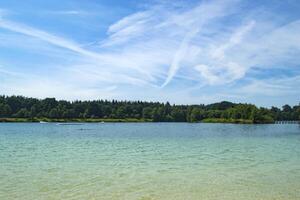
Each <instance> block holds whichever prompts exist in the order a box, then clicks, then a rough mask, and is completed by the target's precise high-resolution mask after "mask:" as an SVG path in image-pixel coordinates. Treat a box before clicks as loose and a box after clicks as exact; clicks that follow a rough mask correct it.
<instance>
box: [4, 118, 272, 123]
mask: <svg viewBox="0 0 300 200" xmlns="http://www.w3.org/2000/svg"><path fill="white" fill-rule="evenodd" d="M0 122H60V123H64V122H82V123H83V122H84V123H99V122H154V121H153V120H151V119H143V118H141V119H136V118H124V119H113V118H87V119H82V118H72V119H52V118H0ZM196 123H230V124H260V123H254V122H253V120H249V119H225V118H206V119H203V120H202V121H199V122H196ZM272 123H274V122H271V121H270V122H268V123H266V122H265V123H262V124H272Z"/></svg>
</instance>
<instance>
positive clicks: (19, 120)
mask: <svg viewBox="0 0 300 200" xmlns="http://www.w3.org/2000/svg"><path fill="white" fill-rule="evenodd" d="M40 121H44V122H60V123H63V122H91V123H93V122H151V120H149V119H134V118H124V119H108V118H88V119H80V118H75V119H50V118H0V122H40Z"/></svg>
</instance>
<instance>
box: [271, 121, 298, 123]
mask: <svg viewBox="0 0 300 200" xmlns="http://www.w3.org/2000/svg"><path fill="white" fill-rule="evenodd" d="M275 124H300V121H275Z"/></svg>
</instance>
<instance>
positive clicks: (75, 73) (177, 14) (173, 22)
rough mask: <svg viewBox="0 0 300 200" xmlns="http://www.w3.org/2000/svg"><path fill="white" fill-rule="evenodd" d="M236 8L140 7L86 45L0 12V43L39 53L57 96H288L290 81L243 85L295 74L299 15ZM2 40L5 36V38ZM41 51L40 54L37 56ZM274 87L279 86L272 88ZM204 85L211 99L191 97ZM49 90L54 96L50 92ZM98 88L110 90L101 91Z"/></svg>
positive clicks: (235, 1)
mask: <svg viewBox="0 0 300 200" xmlns="http://www.w3.org/2000/svg"><path fill="white" fill-rule="evenodd" d="M243 3H244V1H239V0H214V1H201V2H199V3H191V2H189V3H186V2H184V3H183V2H175V3H172V4H169V3H160V2H156V3H153V4H147V5H144V6H143V7H141V9H138V10H136V12H133V13H131V14H129V15H125V16H123V17H121V18H119V20H117V21H115V22H114V23H112V24H110V26H108V27H107V30H106V33H99V34H98V35H97V36H94V35H93V37H90V38H89V39H88V40H87V39H86V38H85V37H82V38H85V39H83V40H75V39H74V38H72V39H71V38H68V37H66V36H65V35H64V31H63V28H62V29H61V30H62V31H61V32H59V33H57V32H56V33H51V32H49V31H46V30H45V29H43V28H40V27H38V26H37V25H32V24H30V22H29V23H24V21H23V22H22V23H21V22H18V21H15V20H12V19H11V18H10V16H9V15H6V14H4V13H5V12H7V11H4V10H3V11H2V10H0V28H1V29H2V30H5V33H3V34H1V35H0V38H1V42H0V44H1V46H2V47H8V48H12V46H13V47H14V48H18V49H22V50H23V51H26V53H28V54H29V53H30V52H31V50H33V49H34V52H31V53H32V54H33V55H34V56H37V54H36V51H37V50H38V49H40V50H41V52H40V53H39V56H41V57H42V56H44V57H45V58H46V57H47V58H48V59H47V63H46V64H47V65H48V66H51V64H52V65H53V68H52V69H55V70H56V71H55V70H53V71H51V74H53V76H54V77H52V78H53V80H54V82H56V83H57V85H59V84H64V83H66V87H65V89H63V88H62V89H61V91H64V92H60V93H59V94H58V95H59V96H61V95H62V93H67V90H68V89H70V90H75V86H76V87H78V88H80V90H81V91H82V95H86V96H88V94H87V93H85V92H83V91H84V89H86V91H89V92H90V94H91V96H93V95H95V94H96V93H97V89H96V88H99V91H103V94H105V95H107V96H109V95H108V93H109V92H112V93H114V96H115V97H120V98H121V97H122V98H125V97H127V96H132V97H134V96H135V97H141V98H142V97H144V98H145V99H151V98H152V97H153V98H154V97H157V96H159V98H161V99H164V100H166V99H167V100H168V99H173V98H174V100H173V101H174V102H178V101H179V100H180V99H182V98H183V96H185V98H186V100H187V101H190V102H195V101H202V100H203V101H204V100H205V99H206V100H207V101H208V100H212V99H217V98H218V95H219V96H222V95H223V96H226V95H227V96H228V97H230V98H236V99H238V96H242V95H243V94H240V93H238V92H235V91H237V90H249V91H252V93H253V94H254V92H255V91H257V93H256V94H254V95H262V94H258V93H259V91H263V90H262V89H260V88H264V89H265V91H267V92H266V93H265V94H267V95H269V96H272V95H273V96H274V95H275V94H276V92H278V91H279V90H286V91H291V90H292V87H297V86H296V85H295V84H293V83H292V82H289V79H288V78H291V77H287V79H283V80H282V82H279V81H278V80H279V79H274V80H273V81H275V82H276V88H274V87H275V86H273V85H272V82H271V81H270V80H265V79H264V78H259V77H251V83H249V82H247V81H248V80H249V77H248V76H249V71H251V70H252V69H253V68H262V69H273V68H279V69H282V70H290V69H292V68H299V62H300V58H299V56H298V55H299V53H300V39H299V34H300V17H299V18H296V17H294V18H293V19H291V18H288V17H286V16H281V15H279V14H277V13H275V12H273V10H272V8H270V10H266V9H265V7H260V6H259V5H256V6H254V7H252V8H253V9H252V10H251V13H250V12H249V11H248V10H247V9H245V7H243ZM49 10H51V8H49ZM49 12H52V14H57V15H68V17H72V16H76V19H77V17H78V16H80V15H84V14H88V13H89V11H86V10H83V9H81V8H77V9H65V10H55V9H53V11H52V10H51V11H49ZM99 12H100V11H99ZM253 12H255V13H256V14H255V15H253ZM281 14H282V13H281ZM288 14H289V13H285V15H288ZM282 15H283V14H282ZM275 16H276V17H275ZM57 23H59V22H57ZM98 23H99V24H101V21H99V22H98ZM56 30H57V29H56ZM12 32H13V33H12ZM8 34H10V37H6V35H8ZM74 34H76V30H74ZM102 35H104V36H102ZM14 38H16V40H14ZM24 38H25V39H26V38H31V39H32V40H29V39H28V41H27V42H24V43H23V45H21V44H19V45H18V44H16V43H19V42H20V41H22V40H25V39H24ZM14 41H15V42H14ZM16 41H17V42H16ZM37 41H39V42H37ZM82 41H84V42H82ZM95 41H100V42H95ZM13 43H15V44H14V45H13ZM29 43H30V44H31V45H28V44H29ZM45 44H47V45H48V46H47V48H48V50H46V47H45V46H46V45H45ZM85 44H89V45H85ZM51 48H52V50H53V51H50V49H51ZM43 53H44V54H45V55H40V54H43ZM51 54H52V56H51ZM55 54H59V55H60V57H59V59H57V60H55V61H54V60H53V61H52V62H49V57H51V58H53V55H55ZM34 56H33V58H34ZM44 57H43V58H44ZM64 57H65V59H64ZM45 60H46V59H45ZM38 64H41V65H43V64H44V63H38ZM4 70H7V67H6V68H2V72H3V71H4ZM8 71H10V70H8ZM0 73H1V72H0ZM32 73H36V72H32ZM61 74H62V75H61ZM297 75H298V74H294V76H295V77H296V76H297ZM39 76H40V82H42V80H43V79H46V80H47V79H49V81H48V82H47V81H46V82H45V83H49V84H50V82H51V81H50V79H51V78H49V77H47V74H45V75H41V74H39ZM297 80H298V79H297ZM36 81H37V82H38V80H36ZM243 81H246V82H247V84H248V85H247V84H246V85H245V84H244V85H242V84H241V83H240V82H243ZM78 82H80V84H78ZM288 82H289V83H288ZM10 84H11V85H13V84H12V83H10ZM35 84H36V83H35ZM239 84H241V85H239ZM280 84H282V85H283V86H284V88H280V87H277V86H280ZM28 85H29V83H28ZM204 87H209V88H211V90H214V91H216V93H217V92H219V93H218V95H217V94H214V95H212V94H202V95H201V96H199V95H198V96H197V95H194V94H193V92H196V91H197V92H199V91H200V92H201V90H202V91H203V88H204ZM45 88H48V86H47V87H46V86H45ZM50 88H51V87H50V86H49V91H50V90H51V91H53V94H54V93H55V92H54V91H55V89H53V90H52V89H50ZM55 88H56V89H57V90H60V89H59V87H55ZM91 88H92V89H91ZM103 88H110V89H111V88H113V89H112V90H110V89H108V90H106V92H104V91H105V90H104V89H103ZM174 88H177V90H180V91H177V90H176V89H174ZM199 88H200V89H199ZM220 88H223V90H222V89H220ZM229 88H230V89H229ZM277 89H278V90H277ZM8 90H9V89H6V90H5V91H8ZM24 90H25V89H24ZM24 90H22V91H20V92H23V93H25V91H24ZM227 90H232V92H230V91H227ZM3 91H4V90H3ZM14 91H15V92H16V91H18V90H17V89H16V90H14ZM145 91H147V92H145ZM34 92H37V93H38V89H36V90H31V92H28V93H30V94H31V93H34ZM69 93H70V92H69ZM261 93H263V92H261ZM291 93H293V92H291ZM157 94H159V95H157ZM209 95H211V96H209ZM294 95H296V94H294ZM68 96H71V94H70V95H68ZM223 96H222V97H223ZM210 97H211V98H210ZM189 99H190V100H189ZM201 99H202V100H201Z"/></svg>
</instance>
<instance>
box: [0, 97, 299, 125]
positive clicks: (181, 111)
mask: <svg viewBox="0 0 300 200" xmlns="http://www.w3.org/2000/svg"><path fill="white" fill-rule="evenodd" d="M0 118H29V119H33V118H49V119H100V118H102V119H127V118H132V119H147V120H149V121H154V122H199V121H203V120H205V119H225V120H248V122H252V123H272V122H274V121H277V120H300V104H299V105H296V106H293V107H291V106H289V105H284V106H283V107H282V108H277V107H271V108H258V107H256V106H255V105H253V104H245V103H232V102H227V101H223V102H220V103H213V104H209V105H204V104H199V105H171V104H170V103H168V102H167V103H160V102H144V101H117V100H112V101H108V100H94V101H65V100H59V101H58V100H56V99H55V98H45V99H36V98H27V97H23V96H5V95H2V96H0Z"/></svg>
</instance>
